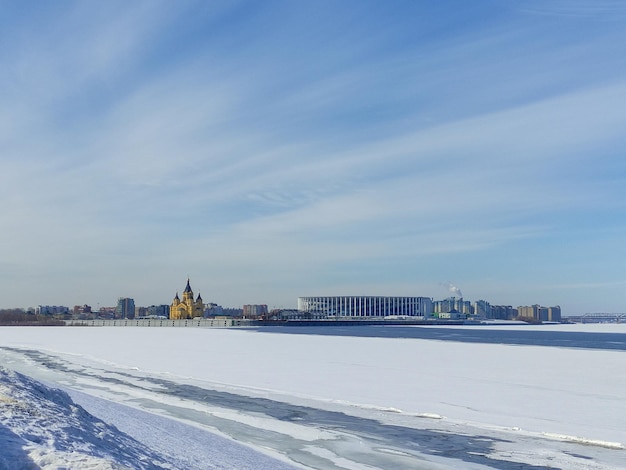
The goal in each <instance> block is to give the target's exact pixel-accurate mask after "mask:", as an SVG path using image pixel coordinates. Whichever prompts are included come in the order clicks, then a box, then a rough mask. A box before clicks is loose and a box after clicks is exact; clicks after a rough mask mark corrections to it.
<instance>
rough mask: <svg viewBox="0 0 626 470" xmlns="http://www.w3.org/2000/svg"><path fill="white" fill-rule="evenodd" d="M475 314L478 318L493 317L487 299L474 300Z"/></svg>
mask: <svg viewBox="0 0 626 470" xmlns="http://www.w3.org/2000/svg"><path fill="white" fill-rule="evenodd" d="M474 315H476V316H477V317H478V318H493V317H492V316H491V305H490V304H489V302H487V301H486V300H477V301H476V302H474Z"/></svg>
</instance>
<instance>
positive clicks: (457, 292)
mask: <svg viewBox="0 0 626 470" xmlns="http://www.w3.org/2000/svg"><path fill="white" fill-rule="evenodd" d="M443 285H444V286H445V287H446V289H448V292H450V293H451V294H452V295H453V296H454V297H459V298H461V297H463V293H462V292H461V289H459V288H458V287H457V286H455V285H454V284H452V283H451V282H450V281H448V282H445V283H443Z"/></svg>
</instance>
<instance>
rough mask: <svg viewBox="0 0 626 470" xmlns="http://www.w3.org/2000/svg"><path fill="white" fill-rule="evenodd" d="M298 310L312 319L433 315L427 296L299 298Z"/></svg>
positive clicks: (431, 303)
mask: <svg viewBox="0 0 626 470" xmlns="http://www.w3.org/2000/svg"><path fill="white" fill-rule="evenodd" d="M298 310H299V311H300V312H304V313H306V314H309V315H310V316H311V317H312V318H325V317H351V318H354V317H356V318H365V317H370V318H371V317H378V318H384V317H389V316H398V317H401V316H407V317H424V318H425V317H429V316H431V315H432V312H433V301H432V299H431V298H429V297H374V296H334V297H298Z"/></svg>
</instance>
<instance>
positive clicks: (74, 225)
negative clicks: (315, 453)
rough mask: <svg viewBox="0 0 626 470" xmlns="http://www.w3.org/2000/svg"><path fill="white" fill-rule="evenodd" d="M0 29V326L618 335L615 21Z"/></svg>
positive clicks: (620, 148) (620, 268) (51, 5)
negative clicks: (460, 310) (389, 325)
mask: <svg viewBox="0 0 626 470" xmlns="http://www.w3.org/2000/svg"><path fill="white" fill-rule="evenodd" d="M0 6H1V7H2V14H1V15H0V70H2V73H1V74H0V97H1V99H2V106H1V107H0V155H1V159H0V201H1V203H2V211H1V212H0V221H1V225H0V227H1V230H0V276H1V285H2V291H1V295H0V306H1V307H14V306H20V307H28V306H36V305H39V304H44V305H45V304H62V305H69V306H72V305H75V304H83V303H88V304H90V305H92V306H94V307H96V306H111V305H114V304H115V303H116V300H117V298H118V297H120V296H130V297H133V298H135V300H136V303H137V304H138V305H150V304H159V303H169V302H170V301H171V299H172V297H173V296H174V294H175V293H176V291H177V290H179V291H180V290H182V289H183V288H184V286H185V282H186V278H187V276H190V277H191V281H192V287H193V288H194V290H195V291H196V292H197V291H198V290H199V291H200V292H201V293H202V296H203V298H204V300H205V301H212V302H216V303H218V304H221V305H224V306H241V305H242V304H244V303H266V304H268V305H269V306H270V308H271V307H295V305H296V298H297V297H298V296H306V295H366V294H369V295H423V296H428V297H434V298H435V299H441V298H444V297H446V296H448V295H449V292H448V288H447V287H446V285H447V284H448V283H452V284H454V285H456V286H458V287H459V288H460V289H461V290H462V293H463V295H464V297H465V298H466V299H468V300H477V299H486V300H488V301H490V302H491V303H493V304H506V305H513V306H518V305H530V304H534V303H540V304H543V305H547V306H549V305H556V304H559V305H561V306H562V308H563V313H564V314H565V315H567V314H577V313H584V312H599V311H608V312H624V311H626V302H625V301H624V295H623V293H624V292H625V291H626V243H625V241H626V189H625V188H626V186H625V183H626V181H625V180H626V159H625V158H624V149H626V132H625V130H626V59H624V53H623V47H622V46H623V44H625V43H626V4H624V3H623V2H621V1H609V0H607V1H603V0H594V1H578V0H569V1H559V0H556V1H553V2H544V1H539V0H529V1H525V2H517V1H513V0H491V1H477V2H467V1H441V2H430V1H407V2H401V1H398V2H368V1H342V2H333V1H328V2H323V1H316V2H294V1H268V2H254V1H250V2H247V1H241V2H238V1H224V2H218V1H215V2H213V1H202V2H191V1H182V2H157V1H148V2H140V1H137V2H130V3H129V2H113V1H111V2H69V1H64V2H63V1H61V2H9V1H3V2H0Z"/></svg>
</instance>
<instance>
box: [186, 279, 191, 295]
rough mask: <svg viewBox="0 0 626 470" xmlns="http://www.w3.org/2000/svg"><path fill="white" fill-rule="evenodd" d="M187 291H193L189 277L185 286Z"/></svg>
mask: <svg viewBox="0 0 626 470" xmlns="http://www.w3.org/2000/svg"><path fill="white" fill-rule="evenodd" d="M185 292H192V290H191V286H190V285H189V278H187V287H185Z"/></svg>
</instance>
